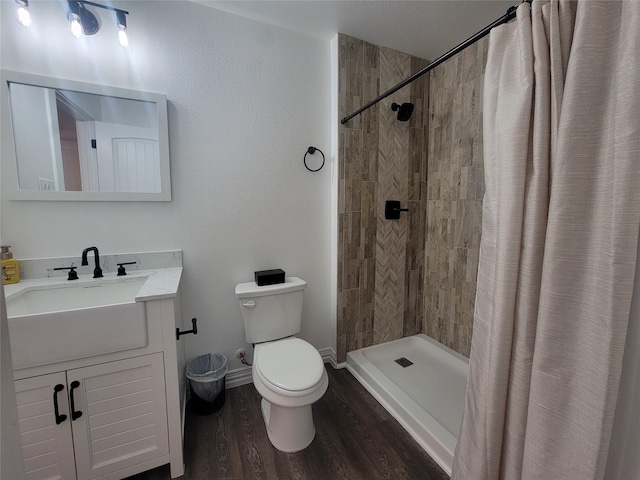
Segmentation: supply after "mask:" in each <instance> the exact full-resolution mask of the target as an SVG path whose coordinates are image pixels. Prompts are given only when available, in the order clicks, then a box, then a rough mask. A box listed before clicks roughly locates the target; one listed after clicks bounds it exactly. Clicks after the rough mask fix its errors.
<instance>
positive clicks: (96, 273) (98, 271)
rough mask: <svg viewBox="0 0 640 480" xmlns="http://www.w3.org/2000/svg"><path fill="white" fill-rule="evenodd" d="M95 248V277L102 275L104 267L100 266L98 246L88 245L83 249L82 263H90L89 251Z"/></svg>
mask: <svg viewBox="0 0 640 480" xmlns="http://www.w3.org/2000/svg"><path fill="white" fill-rule="evenodd" d="M92 250H93V254H94V258H95V261H96V268H94V269H93V278H100V277H102V269H101V268H100V257H99V253H98V247H88V248H85V249H84V250H83V251H82V265H89V262H88V261H87V253H89V252H90V251H92Z"/></svg>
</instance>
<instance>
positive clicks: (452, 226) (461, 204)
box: [423, 38, 488, 357]
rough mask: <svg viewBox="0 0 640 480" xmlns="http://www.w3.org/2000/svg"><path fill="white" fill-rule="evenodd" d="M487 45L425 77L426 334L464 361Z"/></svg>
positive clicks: (480, 187)
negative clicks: (427, 87)
mask: <svg viewBox="0 0 640 480" xmlns="http://www.w3.org/2000/svg"><path fill="white" fill-rule="evenodd" d="M487 47H488V40H487V39H486V38H485V39H483V40H480V41H479V42H478V43H476V44H475V45H472V46H470V47H468V48H467V49H465V50H464V51H462V52H461V53H459V54H458V55H456V56H455V57H454V58H451V59H450V60H448V61H446V62H445V63H443V64H442V65H440V66H438V67H436V68H434V69H433V70H432V71H431V72H430V76H431V78H430V91H429V99H430V112H429V154H428V156H427V158H428V166H427V171H428V183H427V185H428V186H427V231H426V246H425V253H426V266H425V277H424V278H425V283H424V292H423V293H424V306H425V308H424V313H425V315H424V325H423V332H424V333H426V334H427V335H429V336H430V337H432V338H434V339H436V340H437V341H439V342H440V343H442V344H444V345H447V346H448V347H450V348H452V349H453V350H455V351H457V352H458V353H460V354H462V355H464V356H466V357H468V356H469V351H470V348H471V332H472V327H473V309H474V302H475V295H476V276H477V273H478V253H479V248H480V234H481V227H482V198H483V196H484V170H483V152H482V89H483V78H484V66H485V63H486V57H487Z"/></svg>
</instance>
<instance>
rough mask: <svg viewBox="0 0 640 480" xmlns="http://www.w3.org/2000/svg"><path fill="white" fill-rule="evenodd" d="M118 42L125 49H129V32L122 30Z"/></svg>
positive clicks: (119, 32)
mask: <svg viewBox="0 0 640 480" xmlns="http://www.w3.org/2000/svg"><path fill="white" fill-rule="evenodd" d="M118 42H120V45H122V46H123V47H127V46H128V45H129V38H128V37H127V31H126V30H124V29H122V30H119V31H118Z"/></svg>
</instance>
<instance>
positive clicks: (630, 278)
mask: <svg viewBox="0 0 640 480" xmlns="http://www.w3.org/2000/svg"><path fill="white" fill-rule="evenodd" d="M638 25H640V2H635V1H601V2H597V1H578V2H569V1H564V0H560V1H556V0H553V1H548V0H547V1H538V0H534V1H533V4H532V5H529V4H527V3H523V4H521V5H520V6H519V7H518V11H517V21H515V22H511V23H509V24H507V25H503V26H501V27H497V28H494V29H493V31H492V32H491V38H490V47H489V55H488V59H487V65H486V71H485V91H484V145H485V159H484V160H485V182H486V194H485V199H484V206H483V225H482V243H481V247H480V264H479V270H478V289H477V296H476V306H475V316H474V326H473V341H472V347H471V356H470V372H469V380H468V386H467V394H466V401H465V413H464V420H463V424H462V431H461V435H460V440H459V443H458V447H457V451H456V457H455V460H454V466H453V474H452V479H456V480H475V479H482V480H493V479H527V480H529V479H540V480H549V479H553V480H560V479H575V480H589V479H602V478H605V471H606V472H607V477H606V478H607V480H616V479H620V480H623V479H624V480H626V479H631V478H640V471H638V470H637V467H638V460H637V458H633V459H632V461H631V459H630V458H629V456H624V455H615V454H610V452H609V447H610V443H611V438H612V431H614V430H616V429H617V432H616V433H615V434H614V438H622V439H625V438H626V439H629V438H630V437H629V435H627V436H625V431H624V427H625V424H626V423H627V421H628V422H631V421H634V420H632V419H633V418H636V419H637V415H638V400H637V397H636V401H635V402H634V401H629V400H628V399H629V398H633V391H634V389H633V388H628V387H629V386H628V385H627V386H625V388H622V387H620V392H621V393H620V395H621V396H622V394H623V391H624V392H626V393H625V394H624V395H625V399H626V400H624V401H622V398H621V401H620V402H618V392H619V385H620V378H621V372H622V370H623V357H624V355H625V341H626V338H627V332H628V331H629V332H631V328H630V327H634V325H635V323H634V324H630V321H629V318H630V313H631V300H632V293H633V287H634V273H635V267H636V261H637V247H638V234H639V228H640V28H638ZM632 317H633V316H632ZM639 317H640V315H638V314H636V316H635V319H633V318H632V322H636V323H637V322H638V321H640V318H639ZM635 328H637V327H635ZM630 335H631V333H630ZM634 335H635V334H634ZM634 350H635V351H636V352H637V350H638V348H637V346H636V348H635V349H634ZM630 352H631V350H629V349H627V352H626V354H627V357H629V358H631V357H632V355H629V353H630ZM635 358H636V360H635V361H636V366H635V368H632V369H631V370H632V372H631V373H630V374H628V375H627V377H629V378H631V379H633V377H634V374H635V381H637V378H638V375H637V355H636V357H635ZM625 361H627V360H626V359H625ZM638 390H639V389H638V388H636V389H635V392H638ZM636 395H637V393H636ZM629 396H631V397H629ZM634 409H635V411H636V414H635V415H636V416H635V417H634V416H633V414H632V411H633V410H634ZM623 414H626V415H627V416H628V418H626V419H625V418H622V419H621V417H620V415H623ZM616 415H618V418H616ZM635 422H636V423H637V420H635ZM614 423H615V424H616V427H614ZM621 429H622V430H621ZM627 433H628V432H627ZM634 435H635V441H636V442H638V435H637V434H634ZM632 440H633V439H632ZM627 449H628V451H629V452H635V453H633V456H634V457H637V456H639V454H638V451H637V450H638V445H636V446H635V449H633V448H628V446H627ZM623 457H625V458H623ZM616 462H617V463H616ZM624 462H627V463H626V464H625V463H624ZM634 462H635V466H634V465H633V463H634ZM614 463H616V464H615V465H614ZM634 468H635V469H636V470H635V471H632V469H634ZM612 472H619V473H612ZM620 472H625V473H624V474H623V473H620ZM629 474H631V476H628V475H629ZM611 475H615V476H611ZM625 475H627V476H625Z"/></svg>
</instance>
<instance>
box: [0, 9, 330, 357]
mask: <svg viewBox="0 0 640 480" xmlns="http://www.w3.org/2000/svg"><path fill="white" fill-rule="evenodd" d="M29 3H30V11H31V16H32V19H33V25H32V26H31V27H30V28H28V29H26V28H23V27H22V26H20V25H19V24H18V23H17V21H16V20H15V15H14V3H13V2H0V17H1V18H0V22H1V27H2V28H1V29H0V30H1V32H0V35H1V36H0V40H1V52H0V53H1V56H0V66H1V67H2V68H4V69H9V70H18V71H23V72H28V73H35V74H40V75H47V76H59V77H63V78H69V79H73V80H77V81H83V82H94V83H101V84H106V85H111V86H116V87H121V88H131V89H137V90H146V91H151V92H159V93H164V94H166V95H167V98H168V100H169V135H170V150H171V175H172V192H173V201H172V202H170V203H166V202H158V203H153V202H150V203H124V202H122V203H120V202H114V203H108V202H24V201H23V202H20V201H10V200H6V199H5V198H2V205H1V207H2V217H1V240H2V243H3V244H6V243H9V244H11V245H13V251H14V254H15V256H16V258H18V259H19V258H34V257H48V256H65V255H78V257H79V256H80V253H81V252H82V249H83V248H84V247H87V246H89V245H94V244H95V245H97V246H98V248H99V249H100V251H101V252H102V253H119V252H135V251H155V250H164V249H182V250H183V251H184V268H185V274H184V277H183V288H182V291H183V299H182V300H183V301H182V305H183V307H182V311H183V315H184V318H185V325H189V324H190V322H189V320H190V318H191V317H197V318H198V320H199V323H198V330H199V334H198V335H197V336H195V337H194V336H187V337H182V338H183V339H185V340H186V342H187V354H188V356H190V357H191V356H195V355H197V354H201V353H206V352H214V351H215V352H222V353H225V354H226V355H227V356H228V357H229V359H230V368H232V369H233V368H236V367H238V366H240V364H239V362H238V361H237V360H236V359H235V357H232V356H233V354H234V352H235V350H236V349H237V348H239V347H244V348H246V347H247V346H246V343H245V340H244V330H243V326H242V317H241V315H240V310H239V307H238V303H237V300H236V298H235V296H234V286H235V284H236V283H238V282H243V281H249V280H251V279H252V278H253V272H254V270H260V269H266V268H282V269H284V270H285V271H286V272H287V274H288V275H296V276H299V277H302V278H304V279H305V280H307V282H308V287H307V290H306V292H305V307H304V312H303V313H304V326H303V331H302V333H301V336H302V337H303V338H305V339H307V340H309V341H310V342H311V343H313V344H314V345H315V346H316V347H317V348H325V347H333V348H335V333H336V332H335V326H334V325H333V324H332V323H331V308H330V297H331V295H330V264H331V261H330V244H331V217H330V209H331V186H330V173H331V163H332V160H331V158H329V150H330V128H329V127H330V126H329V115H330V52H329V45H328V44H327V43H325V42H322V41H321V40H318V39H315V38H311V37H307V36H304V35H301V34H298V33H294V32H291V31H288V30H283V29H280V28H277V27H273V26H268V25H266V24H261V23H258V22H255V21H252V20H248V19H244V18H242V17H238V16H234V15H231V14H227V13H223V12H220V11H217V10H214V9H209V8H207V7H204V6H202V5H198V4H194V3H191V2H175V1H160V2H152V1H144V2H142V1H138V2H116V3H115V4H114V5H115V6H116V7H119V8H123V9H125V10H128V11H129V12H130V15H129V17H128V21H127V23H128V26H129V42H130V45H129V48H128V49H124V48H122V47H120V46H119V45H118V43H117V41H116V29H115V27H113V28H112V26H111V25H112V24H111V22H113V19H112V18H111V17H109V16H108V15H106V12H105V13H104V14H103V13H100V16H101V19H102V28H101V30H100V32H99V33H98V34H97V35H95V36H94V37H88V38H82V39H75V38H73V37H72V36H71V34H70V33H69V31H68V22H67V20H66V13H65V7H64V5H62V4H61V3H60V2H47V1H35V0H33V1H31V2H29ZM95 10H97V9H95ZM96 13H98V12H96ZM18 46H19V47H18ZM3 128H4V126H3ZM309 145H313V146H316V147H318V148H320V149H322V150H323V151H325V153H326V154H327V162H328V165H327V167H325V168H324V169H323V170H321V171H320V172H318V173H310V172H308V171H307V170H306V169H305V168H304V166H303V164H302V157H303V154H304V152H305V151H306V149H307V147H308V146H309ZM86 268H90V267H86ZM81 270H82V268H81ZM80 273H81V274H82V273H86V272H82V271H81V272H80ZM181 341H182V340H181Z"/></svg>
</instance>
